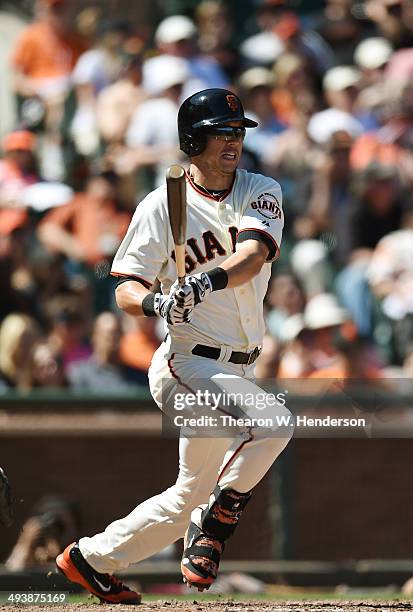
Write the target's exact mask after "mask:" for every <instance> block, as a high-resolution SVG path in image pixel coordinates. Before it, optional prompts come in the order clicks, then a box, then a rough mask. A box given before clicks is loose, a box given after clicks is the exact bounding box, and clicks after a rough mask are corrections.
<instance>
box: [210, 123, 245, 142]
mask: <svg viewBox="0 0 413 612" xmlns="http://www.w3.org/2000/svg"><path fill="white" fill-rule="evenodd" d="M245 131H246V130H245V128H244V127H232V126H224V127H213V126H212V127H209V128H208V130H207V134H208V135H209V136H213V137H214V138H215V139H216V140H225V141H228V140H244V138H245Z"/></svg>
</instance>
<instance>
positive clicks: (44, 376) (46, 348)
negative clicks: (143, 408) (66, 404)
mask: <svg viewBox="0 0 413 612" xmlns="http://www.w3.org/2000/svg"><path fill="white" fill-rule="evenodd" d="M30 367H31V384H32V387H33V388H38V387H52V388H58V387H65V386H66V380H65V375H64V371H63V361H62V359H61V358H60V356H59V355H58V354H56V353H55V352H54V351H53V350H52V347H51V345H50V343H49V342H48V341H47V340H46V339H43V340H40V341H38V342H37V343H36V344H35V345H34V347H33V350H32V359H31V366H30Z"/></svg>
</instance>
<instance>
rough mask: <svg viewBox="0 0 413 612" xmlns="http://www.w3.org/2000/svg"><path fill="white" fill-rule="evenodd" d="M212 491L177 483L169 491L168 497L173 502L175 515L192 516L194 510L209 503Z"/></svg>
mask: <svg viewBox="0 0 413 612" xmlns="http://www.w3.org/2000/svg"><path fill="white" fill-rule="evenodd" d="M210 493H211V489H209V490H207V489H204V488H201V487H197V486H196V484H195V486H191V487H190V486H186V485H182V484H181V483H179V481H178V482H176V483H175V484H174V485H173V486H172V487H170V488H169V489H168V496H169V498H170V499H171V500H172V510H173V514H176V515H178V514H179V515H188V518H189V517H190V515H191V512H192V510H193V509H194V508H195V506H198V505H199V504H206V503H207V502H208V498H209V495H210Z"/></svg>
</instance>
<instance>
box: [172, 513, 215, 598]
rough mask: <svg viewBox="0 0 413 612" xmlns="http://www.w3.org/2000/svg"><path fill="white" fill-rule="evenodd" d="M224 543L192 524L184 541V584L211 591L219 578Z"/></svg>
mask: <svg viewBox="0 0 413 612" xmlns="http://www.w3.org/2000/svg"><path fill="white" fill-rule="evenodd" d="M223 550H224V543H223V542H221V541H220V540H217V539H214V538H212V537H211V536H209V535H207V534H206V533H203V532H202V531H201V529H200V528H199V527H198V526H197V525H195V523H190V525H189V527H188V530H187V532H186V534H185V539H184V553H183V556H182V561H181V572H182V577H183V580H184V582H186V584H187V585H188V586H190V587H196V588H197V589H198V591H204V590H206V589H209V587H210V586H211V584H212V583H213V582H214V580H215V579H216V577H217V574H218V567H219V562H220V560H221V554H222V552H223Z"/></svg>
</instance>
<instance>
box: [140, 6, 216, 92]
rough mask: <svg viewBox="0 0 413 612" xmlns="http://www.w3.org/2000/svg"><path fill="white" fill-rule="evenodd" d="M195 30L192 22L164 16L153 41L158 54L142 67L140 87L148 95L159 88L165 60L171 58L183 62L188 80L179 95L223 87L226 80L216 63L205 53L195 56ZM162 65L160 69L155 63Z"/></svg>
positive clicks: (196, 52)
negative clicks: (142, 87) (159, 53)
mask: <svg viewBox="0 0 413 612" xmlns="http://www.w3.org/2000/svg"><path fill="white" fill-rule="evenodd" d="M196 35H197V28H196V26H195V24H194V22H193V21H192V20H191V19H189V18H188V17H184V16H183V15H173V16H171V17H167V18H166V19H164V20H163V21H161V23H160V24H159V26H158V27H157V29H156V32H155V42H156V46H157V47H158V49H159V51H160V52H161V55H159V56H157V57H152V58H150V59H148V60H146V62H145V63H144V65H143V86H144V88H145V90H146V91H147V92H148V93H149V94H151V95H158V94H159V91H160V90H161V89H163V76H165V75H167V72H166V71H165V68H166V65H165V64H162V62H163V61H164V59H165V58H166V57H170V56H172V57H175V58H179V59H181V60H183V61H185V63H186V65H187V71H188V77H187V82H186V84H185V87H184V90H183V92H182V98H183V99H184V98H187V97H188V96H190V95H192V94H193V93H195V92H196V91H200V90H201V89H207V88H208V87H223V88H225V87H227V85H228V79H227V77H226V75H225V74H224V72H223V70H222V68H221V67H220V65H219V64H218V62H217V61H216V60H215V59H214V58H213V57H210V56H208V55H205V54H200V53H198V50H197V47H196V43H195V39H196ZM158 62H159V63H160V65H162V66H163V70H162V69H160V68H159V67H158V66H157V64H158Z"/></svg>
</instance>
